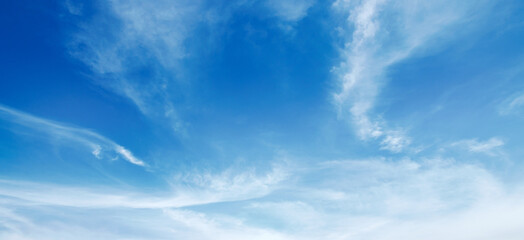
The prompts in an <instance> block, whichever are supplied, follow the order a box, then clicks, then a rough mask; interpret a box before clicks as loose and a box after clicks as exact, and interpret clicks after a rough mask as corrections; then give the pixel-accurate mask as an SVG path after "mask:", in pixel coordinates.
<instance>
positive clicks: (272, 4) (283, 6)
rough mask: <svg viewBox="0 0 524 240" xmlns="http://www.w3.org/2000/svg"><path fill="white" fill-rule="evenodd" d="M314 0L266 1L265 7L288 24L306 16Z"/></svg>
mask: <svg viewBox="0 0 524 240" xmlns="http://www.w3.org/2000/svg"><path fill="white" fill-rule="evenodd" d="M313 4H315V0H267V1H266V5H267V6H268V7H269V8H270V9H271V10H272V11H273V12H274V14H275V15H276V16H277V17H279V18H281V19H283V20H284V21H288V22H297V21H300V20H301V19H302V18H304V17H305V16H306V15H307V11H308V9H309V8H310V7H311V6H313Z"/></svg>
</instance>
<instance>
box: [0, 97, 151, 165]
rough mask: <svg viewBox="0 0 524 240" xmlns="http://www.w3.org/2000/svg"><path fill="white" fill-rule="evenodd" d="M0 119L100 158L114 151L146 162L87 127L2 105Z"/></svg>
mask: <svg viewBox="0 0 524 240" xmlns="http://www.w3.org/2000/svg"><path fill="white" fill-rule="evenodd" d="M0 119H3V120H5V121H8V122H11V123H14V124H17V125H20V126H23V127H26V128H28V129H30V130H31V131H35V132H39V133H46V134H47V136H48V137H50V138H55V139H59V140H60V139H61V140H66V141H68V143H64V144H70V142H69V141H72V142H73V143H79V144H81V145H82V146H84V147H87V148H89V149H91V153H92V154H93V155H94V156H95V157H96V158H102V157H103V156H105V155H106V154H107V153H111V152H113V153H116V154H117V156H120V157H122V158H123V159H124V160H126V161H128V162H130V163H132V164H135V165H138V166H142V167H145V166H147V164H146V163H145V162H144V161H142V160H140V159H139V158H137V157H135V156H134V155H133V153H131V151H129V150H128V149H126V148H124V147H123V146H121V145H119V144H117V143H115V142H114V141H112V140H110V139H108V138H106V137H104V136H102V135H100V134H98V133H96V132H94V131H91V130H89V129H84V128H79V127H73V126H68V125H67V124H64V123H60V122H56V121H51V120H48V119H44V118H40V117H36V116H33V115H31V114H28V113H24V112H21V111H18V110H15V109H12V108H9V107H6V106H3V105H0Z"/></svg>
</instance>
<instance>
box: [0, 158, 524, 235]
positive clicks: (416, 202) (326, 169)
mask: <svg viewBox="0 0 524 240" xmlns="http://www.w3.org/2000/svg"><path fill="white" fill-rule="evenodd" d="M281 171H282V170H275V171H270V172H268V173H265V174H261V175H254V174H253V173H251V172H246V173H242V172H239V173H238V174H231V173H230V172H224V173H221V174H215V175H209V174H203V175H202V174H200V175H198V174H197V175H194V176H191V177H188V178H187V179H188V180H184V181H182V182H183V183H181V184H180V185H178V186H175V187H174V188H173V191H174V192H173V193H172V195H170V194H167V195H166V194H159V193H145V192H141V191H140V190H117V189H110V188H100V189H98V190H97V189H89V188H78V187H66V186H58V185H51V184H43V183H30V182H19V181H5V180H3V181H0V186H1V187H0V204H1V205H0V206H2V207H0V216H1V218H0V219H1V220H0V226H2V228H1V229H2V230H0V237H4V238H8V239H9V238H15V237H18V238H21V239H24V238H29V239H31V238H35V237H36V236H39V239H57V238H62V237H64V236H74V235H75V234H81V233H86V234H87V235H79V236H90V237H95V236H96V237H98V238H99V239H114V238H131V237H132V238H134V239H170V238H181V239H186V238H191V239H245V238H247V237H250V238H255V239H310V240H314V239H315V240H316V239H326V237H328V238H330V239H357V240H366V239H384V240H385V239H391V238H393V239H408V240H410V239H420V238H425V239H430V240H431V239H435V240H436V239H443V238H446V239H468V240H474V239H482V237H486V239H489V237H494V236H500V234H501V233H504V234H505V235H504V236H507V238H508V239H518V237H519V236H521V234H523V232H522V229H523V228H522V226H523V225H522V222H523V221H521V220H523V219H522V216H524V215H523V214H519V213H523V212H524V202H523V201H522V197H521V196H522V194H523V192H522V191H521V190H519V189H520V188H518V187H517V188H513V189H517V190H516V191H510V192H509V191H507V190H506V189H507V188H505V187H504V186H502V185H501V182H500V181H499V180H498V179H497V178H496V177H494V176H493V175H492V174H491V173H490V172H489V171H487V170H486V169H484V168H482V167H480V166H478V165H470V164H461V163H458V162H456V161H454V160H453V159H424V160H420V161H414V160H410V159H400V160H395V159H381V158H377V159H366V160H337V161H326V162H321V163H317V164H313V165H304V166H302V167H298V168H295V169H294V170H292V171H285V172H287V174H288V175H287V176H288V177H285V178H282V177H277V176H282V175H281V173H279V172H281ZM339 176H344V178H339ZM198 179H203V180H198ZM208 183H211V184H208ZM253 183H257V184H253ZM258 183H262V184H258ZM246 188H253V190H254V191H246V190H245V189H246ZM268 189H269V190H268ZM333 192H338V194H335V195H337V197H333V196H334V194H333ZM245 193H247V194H245ZM217 196H218V197H217ZM201 204H221V205H220V206H221V207H219V208H212V207H211V208H210V207H206V206H201V207H198V206H197V205H201ZM64 209H69V210H67V211H65V210H64ZM510 209H511V210H510ZM27 210H30V211H27ZM57 212H60V213H61V214H56V213H57ZM100 212H104V213H105V214H100ZM33 214H34V215H33ZM105 216H111V217H105ZM47 219H52V221H47ZM479 219H483V220H482V221H479ZM502 223H504V224H502ZM99 224H101V225H108V226H111V228H110V229H108V228H99ZM93 226H96V228H97V229H99V230H100V231H96V234H95V233H90V234H88V233H89V232H91V231H88V229H89V227H93ZM298 230H299V231H298ZM437 230H438V231H437ZM428 232H438V233H437V234H431V235H428V234H427V233H428ZM458 233H460V234H458ZM86 238H89V237H86Z"/></svg>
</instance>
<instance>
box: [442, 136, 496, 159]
mask: <svg viewBox="0 0 524 240" xmlns="http://www.w3.org/2000/svg"><path fill="white" fill-rule="evenodd" d="M503 145H504V141H503V140H502V139H500V138H497V137H492V138H490V139H488V140H486V141H479V140H478V139H466V140H461V141H457V142H454V143H452V144H451V146H455V147H462V148H465V149H467V150H468V151H470V152H473V153H484V154H488V155H491V156H493V155H496V154H497V153H499V152H500V147H502V146H503Z"/></svg>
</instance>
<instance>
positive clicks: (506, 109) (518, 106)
mask: <svg viewBox="0 0 524 240" xmlns="http://www.w3.org/2000/svg"><path fill="white" fill-rule="evenodd" d="M523 109H524V94H518V95H516V96H511V97H509V98H508V99H506V100H505V101H504V102H503V103H502V104H501V105H500V107H499V114H501V115H511V114H515V113H522V112H524V111H523Z"/></svg>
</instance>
